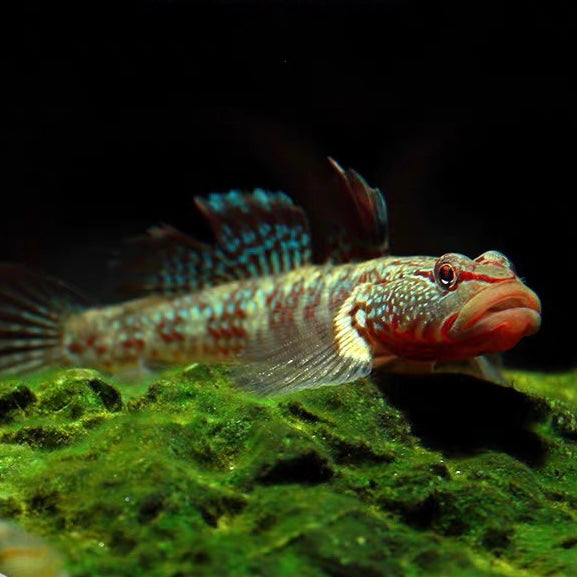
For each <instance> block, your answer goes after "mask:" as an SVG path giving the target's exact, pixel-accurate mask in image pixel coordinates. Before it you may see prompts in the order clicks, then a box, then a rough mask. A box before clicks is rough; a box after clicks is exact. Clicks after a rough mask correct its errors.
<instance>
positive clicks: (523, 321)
mask: <svg viewBox="0 0 577 577" xmlns="http://www.w3.org/2000/svg"><path fill="white" fill-rule="evenodd" d="M540 326H541V303H540V301H539V297H538V296H537V295H536V294H535V293H534V292H533V291H532V290H531V289H529V288H528V287H527V286H525V285H524V284H523V283H522V282H520V281H519V280H517V279H513V280H507V281H502V282H499V283H496V284H494V285H490V286H489V287H487V288H486V289H484V290H482V291H481V292H479V293H477V294H475V295H474V296H473V297H471V298H470V299H469V300H468V301H467V302H466V303H465V304H464V305H463V307H462V308H461V310H460V311H459V313H458V315H457V317H456V318H455V320H454V322H453V323H452V325H451V327H450V329H449V335H450V336H451V338H453V339H455V340H458V341H463V340H475V341H483V342H484V343H485V347H484V352H499V351H505V350H507V349H510V348H511V347H513V346H514V345H515V344H516V343H517V342H518V341H519V340H520V339H522V338H523V337H524V336H527V335H531V334H533V333H535V332H537V331H538V330H539V327H540Z"/></svg>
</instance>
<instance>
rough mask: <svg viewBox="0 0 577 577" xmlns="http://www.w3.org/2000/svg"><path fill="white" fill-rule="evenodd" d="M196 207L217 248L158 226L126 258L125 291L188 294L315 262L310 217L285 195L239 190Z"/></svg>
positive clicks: (123, 271)
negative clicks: (213, 237)
mask: <svg viewBox="0 0 577 577" xmlns="http://www.w3.org/2000/svg"><path fill="white" fill-rule="evenodd" d="M195 204H196V206H197V207H198V209H199V210H200V212H201V213H202V214H203V215H204V217H205V219H206V220H207V221H208V223H209V224H210V226H211V229H212V231H213V233H214V236H215V239H216V244H208V243H203V242H200V241H198V240H196V239H195V238H193V237H190V236H188V235H186V234H184V233H182V232H180V231H178V230H177V229H174V228H172V227H170V226H166V225H164V226H162V227H157V228H153V229H151V230H150V231H149V234H148V236H146V237H144V238H140V239H136V240H135V241H134V242H132V243H130V244H129V246H128V247H127V250H126V251H125V256H124V258H122V257H121V262H120V266H119V267H118V269H119V272H120V274H121V275H122V276H123V277H124V278H123V281H122V284H121V288H124V289H125V290H126V289H128V291H130V292H137V293H140V294H142V293H144V294H151V293H153V294H163V295H176V294H184V293H187V292H194V291H197V290H199V289H201V288H204V287H206V286H214V285H218V284H223V283H226V282H231V281H234V280H240V279H243V278H251V277H257V276H263V275H271V274H279V273H282V272H286V271H288V270H291V269H294V268H297V267H300V266H303V265H305V264H308V263H309V262H310V258H311V257H310V252H311V249H310V236H309V230H308V222H307V219H306V216H305V214H304V212H303V210H302V209H301V208H300V207H297V206H295V204H294V203H293V202H292V200H291V199H290V198H289V197H288V196H287V195H285V194H284V193H281V192H268V191H264V190H262V189H255V190H254V191H252V192H240V191H234V190H233V191H230V192H228V193H226V194H211V195H209V196H208V197H207V198H200V197H197V198H195Z"/></svg>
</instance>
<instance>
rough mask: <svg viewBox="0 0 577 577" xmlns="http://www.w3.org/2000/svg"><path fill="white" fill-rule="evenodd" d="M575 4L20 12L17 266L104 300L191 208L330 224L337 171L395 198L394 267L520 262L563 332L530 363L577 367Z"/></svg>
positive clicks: (532, 341)
mask: <svg viewBox="0 0 577 577" xmlns="http://www.w3.org/2000/svg"><path fill="white" fill-rule="evenodd" d="M572 6H573V3H570V2H567V3H561V2H542V3H536V2H524V3H522V4H521V3H508V2H459V3H457V2H455V3H437V2H411V1H408V0H407V1H402V0H398V1H381V2H360V1H354V2H353V1H352V0H351V1H350V2H338V1H333V2H330V1H326V2H312V1H311V2H284V1H280V0H270V1H269V2H246V1H242V0H237V1H233V0H230V1H222V2H192V1H190V2H184V1H180V2H179V1H164V2H162V1H157V2H144V1H142V2H131V3H123V2H114V3H106V2H82V3H75V4H72V5H67V4H63V3H58V2H56V3H48V2H47V3H44V4H42V5H38V6H36V5H34V4H31V3H21V4H20V8H19V10H18V13H16V14H14V13H13V14H9V13H7V12H6V11H4V13H3V15H2V18H1V26H2V29H3V33H2V35H1V37H2V53H1V62H0V64H1V66H2V68H1V91H2V104H1V111H2V114H1V125H0V138H1V145H2V148H3V151H2V152H1V156H0V158H1V160H0V169H1V170H0V179H1V180H0V191H1V199H2V205H1V209H0V260H1V261H6V260H10V261H18V262H25V263H28V264H30V265H33V266H36V267H40V268H42V269H44V270H46V271H49V272H50V273H52V274H54V275H57V276H60V277H63V278H65V279H67V280H68V281H70V282H72V283H76V284H78V285H80V286H81V287H83V288H84V289H85V290H88V291H89V292H91V293H93V294H94V295H96V296H98V295H99V294H100V293H101V288H102V286H103V284H104V281H106V280H107V278H106V277H107V270H108V269H107V263H108V261H109V259H110V255H111V253H112V250H113V249H114V248H115V247H117V246H118V245H119V243H120V241H121V239H123V238H125V237H130V236H133V235H135V234H138V233H141V232H143V231H144V230H146V229H147V228H148V227H149V226H151V225H154V224H158V223H160V222H168V223H171V224H173V225H175V226H178V227H179V228H182V229H185V230H187V231H189V232H191V231H194V230H195V227H196V226H197V223H196V220H195V215H194V212H193V210H192V206H191V198H192V195H193V194H203V193H207V192H211V191H226V190H228V189H229V188H232V187H236V188H242V187H253V186H264V187H270V188H273V189H283V190H285V191H286V192H288V193H289V194H293V195H295V196H299V198H301V199H304V200H303V202H305V203H307V204H308V205H309V206H313V207H314V209H315V210H317V211H322V210H323V206H322V204H323V202H325V201H323V200H322V199H321V196H320V194H318V191H319V189H322V188H323V186H324V185H325V183H328V181H329V180H330V177H329V173H328V169H327V166H326V161H325V157H326V156H327V155H330V156H332V157H334V158H336V159H337V160H338V161H339V162H340V163H341V164H342V165H343V166H346V167H348V166H350V167H353V168H355V169H356V170H358V171H359V172H360V173H361V174H362V175H363V176H364V177H365V178H366V179H367V180H368V181H369V182H370V183H371V184H373V185H375V186H378V187H379V188H380V189H381V190H382V191H383V192H384V193H385V194H386V197H387V203H388V207H389V217H390V227H391V246H392V252H393V253H395V254H400V255H408V254H430V255H440V254H442V253H444V252H462V253H464V254H467V255H469V256H472V257H474V256H477V255H478V254H480V253H481V252H483V251H485V250H488V249H497V250H501V251H502V252H504V253H505V254H507V255H508V256H509V257H510V258H511V260H512V261H513V262H514V263H515V265H516V267H517V270H518V272H519V274H520V275H521V276H523V277H524V278H525V279H526V282H527V283H528V284H529V285H530V286H531V287H533V288H534V289H535V290H536V291H537V292H538V294H539V295H540V296H541V298H542V302H543V326H542V330H541V332H540V333H539V334H538V335H536V336H534V337H531V338H528V339H525V340H524V341H523V342H522V343H520V345H519V346H518V347H517V348H516V349H515V350H514V351H511V353H510V354H509V355H508V357H507V358H508V359H509V362H510V363H512V364H518V365H524V366H531V367H536V368H538V367H545V368H550V369H556V368H563V367H567V366H569V365H571V364H574V362H575V358H576V354H575V348H576V347H575V344H576V343H575V336H574V335H575V330H576V321H577V318H576V315H575V300H576V294H577V291H576V288H575V287H576V279H575V272H574V270H575V265H576V264H577V263H576V262H575V261H576V259H575V220H576V214H577V213H576V211H575V208H574V207H573V202H574V196H575V178H574V174H575V172H574V166H575V160H574V159H575V146H574V142H575V138H576V132H575V122H574V119H575V118H574V115H575V93H574V91H573V90H572V89H571V81H572V80H573V76H574V68H575V62H574V60H573V58H572V56H571V53H572V49H573V48H574V47H573V38H574V33H575V27H574V21H575V13H574V11H573V10H574V9H573V8H572ZM327 179H328V180H327ZM327 186H329V185H328V184H327ZM315 199H316V202H315Z"/></svg>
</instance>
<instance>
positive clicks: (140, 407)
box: [0, 365, 576, 577]
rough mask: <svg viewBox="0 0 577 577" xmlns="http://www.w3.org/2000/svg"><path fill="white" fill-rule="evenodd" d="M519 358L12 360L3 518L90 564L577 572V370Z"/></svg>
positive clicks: (4, 393) (231, 569)
mask: <svg viewBox="0 0 577 577" xmlns="http://www.w3.org/2000/svg"><path fill="white" fill-rule="evenodd" d="M510 376H511V379H512V381H513V383H514V387H512V388H504V387H499V386H495V385H492V384H489V383H485V382H481V381H477V380H475V379H471V378H465V377H460V376H457V375H446V376H441V375H436V376H434V377H433V376H432V377H393V376H390V375H378V374H376V375H373V377H372V378H371V379H366V380H361V381H358V382H356V383H353V384H348V385H342V386H338V387H324V388H320V389H316V390H309V391H302V392H299V393H294V394H291V395H286V396H279V397H272V398H257V397H253V396H250V395H248V394H246V393H244V392H242V391H239V390H236V389H235V388H234V387H233V386H232V385H231V384H230V381H229V380H228V378H227V371H226V368H225V367H218V366H212V367H209V366H205V365H194V366H192V367H189V368H187V369H179V370H172V371H168V372H165V373H161V374H158V375H155V376H151V377H148V379H147V382H141V383H140V384H139V385H136V384H127V383H121V382H119V381H117V380H116V379H113V378H110V377H107V376H104V375H102V374H100V373H98V372H95V371H91V370H84V369H71V370H66V371H50V372H47V373H44V374H41V375H37V376H35V377H33V378H17V379H8V380H6V379H5V380H3V381H2V383H1V384H0V518H1V519H4V520H6V521H10V522H13V523H16V524H17V525H18V526H20V527H21V528H23V529H24V530H25V531H28V532H30V533H32V534H35V535H38V536H41V537H42V538H44V540H45V541H46V542H47V543H49V544H50V545H51V546H52V547H53V548H55V549H56V550H58V551H60V552H61V553H62V556H63V558H64V559H65V567H66V571H67V572H68V573H69V574H70V575H72V576H75V575H78V576H80V575H82V576H92V575H94V576H96V575H119V576H120V575H131V576H138V575H155V576H165V575H166V576H185V575H206V576H212V575H214V576H216V575H221V576H224V575H230V576H251V575H263V576H264V575H266V576H271V577H272V576H311V577H316V576H319V577H321V576H332V577H340V576H346V575H364V576H366V577H379V576H382V577H385V576H387V577H390V576H395V575H398V576H404V575H408V576H412V575H472V576H478V575H487V576H489V575H574V574H575V572H576V561H575V545H576V538H575V528H576V525H575V522H576V514H575V510H576V507H575V505H576V487H575V482H576V455H575V440H576V427H575V406H574V403H575V396H574V387H575V374H574V373H559V374H548V375H540V374H536V373H533V374H531V373H511V375H510ZM0 549H1V543H0ZM0 561H1V551H0ZM0 572H1V567H0Z"/></svg>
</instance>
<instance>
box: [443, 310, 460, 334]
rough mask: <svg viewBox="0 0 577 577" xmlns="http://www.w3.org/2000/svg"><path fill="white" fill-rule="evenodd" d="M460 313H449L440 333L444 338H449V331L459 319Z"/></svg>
mask: <svg viewBox="0 0 577 577" xmlns="http://www.w3.org/2000/svg"><path fill="white" fill-rule="evenodd" d="M457 316H458V313H453V314H451V315H449V316H448V317H447V318H446V319H445V320H444V321H443V325H442V326H441V331H440V334H441V336H442V337H443V338H445V339H447V340H449V331H450V330H451V327H452V326H453V324H454V322H455V320H456V319H457Z"/></svg>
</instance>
